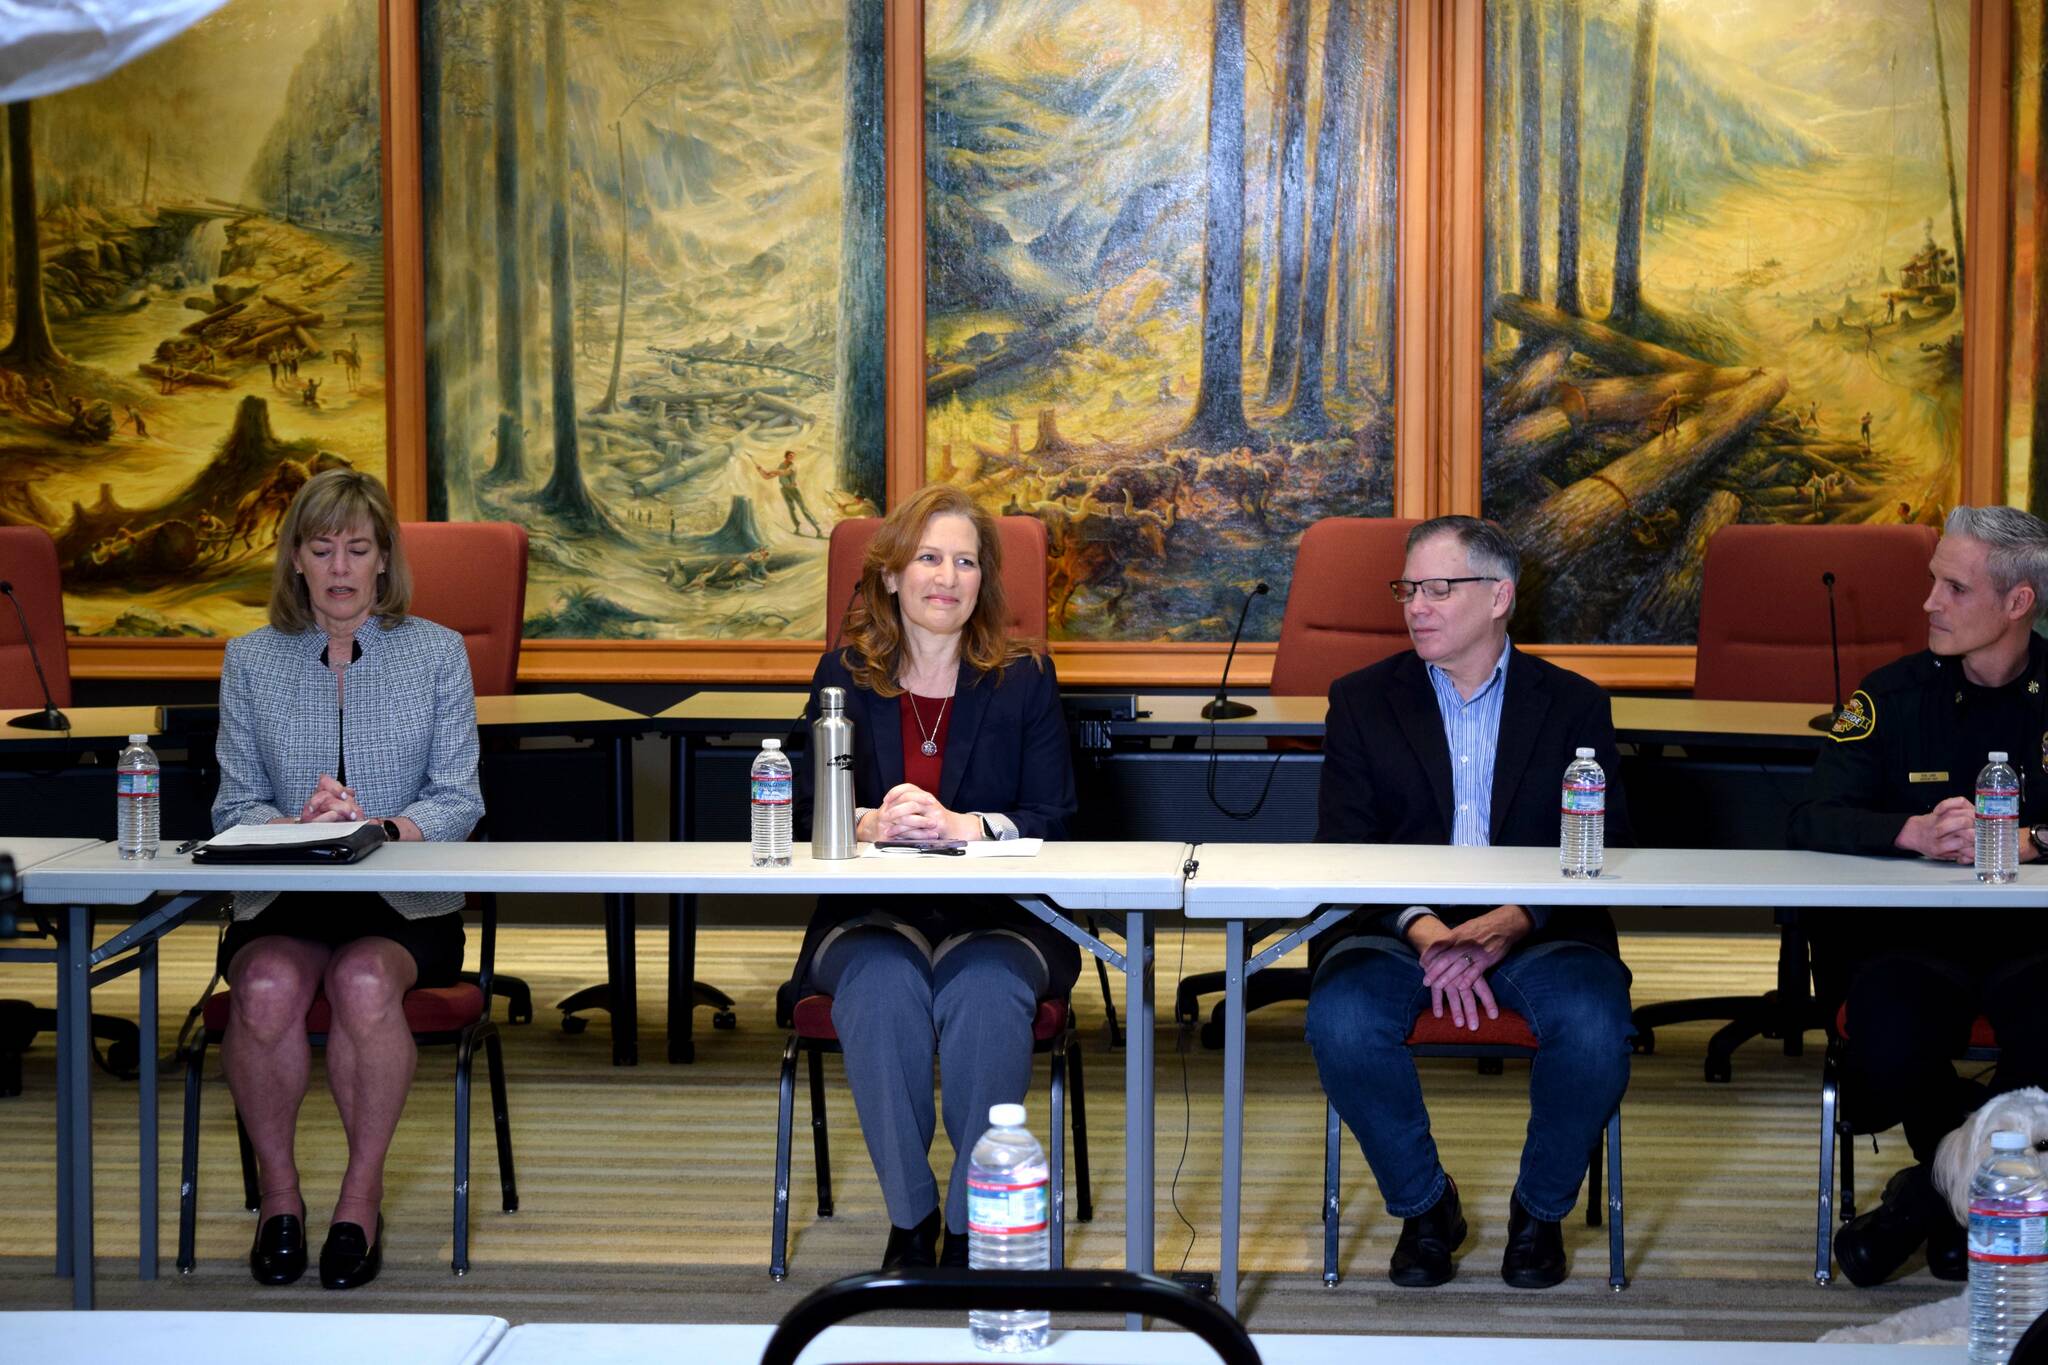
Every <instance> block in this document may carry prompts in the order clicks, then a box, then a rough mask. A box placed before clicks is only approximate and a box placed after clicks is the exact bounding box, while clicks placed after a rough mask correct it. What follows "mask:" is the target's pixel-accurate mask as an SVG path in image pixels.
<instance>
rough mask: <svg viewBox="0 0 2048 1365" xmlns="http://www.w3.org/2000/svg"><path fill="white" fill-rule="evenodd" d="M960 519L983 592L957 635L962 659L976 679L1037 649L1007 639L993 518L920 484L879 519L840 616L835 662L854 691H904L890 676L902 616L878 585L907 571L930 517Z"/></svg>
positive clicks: (966, 500) (898, 653) (960, 497)
mask: <svg viewBox="0 0 2048 1365" xmlns="http://www.w3.org/2000/svg"><path fill="white" fill-rule="evenodd" d="M947 516H952V517H965V518H967V520H968V521H970V522H972V523H973V525H974V538H975V541H976V555H975V559H976V562H977V563H979V564H980V565H981V591H980V592H979V593H978V594H977V595H976V597H975V600H974V611H973V612H972V613H971V614H970V615H969V616H968V618H967V625H966V626H965V627H964V628H963V629H962V630H961V632H960V657H961V658H962V659H963V660H964V661H966V663H967V664H968V665H969V666H970V667H972V668H973V669H974V670H975V671H976V672H978V673H990V672H999V670H1001V668H1002V667H1003V665H1004V664H1007V663H1009V662H1010V661H1011V660H1012V659H1021V658H1023V657H1024V656H1026V655H1028V654H1033V653H1036V652H1037V651H1036V649H1035V647H1034V646H1033V645H1032V644H1030V643H1027V642H1026V641H1023V640H1016V639H1012V638H1011V637H1010V633H1009V624H1008V623H1009V615H1010V613H1009V607H1008V605H1007V604H1006V603H1005V602H1004V600H1003V543H1002V537H1001V536H1000V535H998V534H997V532H996V520H995V518H994V517H992V516H990V515H989V514H988V511H987V509H985V508H983V507H982V506H980V505H979V504H978V503H976V502H975V501H974V499H973V498H971V497H969V496H968V495H967V494H966V493H964V492H962V491H961V490H960V489H958V488H955V487H954V486H953V485H951V484H945V483H934V484H926V485H925V486H924V487H923V488H920V489H918V490H917V492H915V493H913V494H912V495H911V496H910V497H909V498H908V499H906V500H905V501H904V502H902V503H901V504H899V505H898V506H897V508H896V510H895V511H893V512H891V513H890V514H889V515H888V517H887V518H885V519H884V520H883V522H882V524H881V526H880V528H879V529H877V530H876V532H875V538H874V539H873V540H871V541H869V542H868V548H867V554H866V555H865V556H863V557H862V559H861V566H860V590H859V591H858V592H856V593H855V594H854V598H853V605H852V606H851V607H850V608H848V609H847V613H846V636H845V641H846V642H845V646H844V647H843V648H842V649H841V651H840V656H841V658H843V659H844V660H845V661H846V667H847V670H848V671H849V672H851V673H852V674H853V681H854V684H855V686H858V687H862V688H865V689H866V690H868V691H870V692H872V693H874V694H875V695H876V696H878V697H894V696H898V695H900V694H901V693H902V691H903V688H902V686H901V685H900V684H899V683H898V682H897V681H896V675H897V674H898V673H899V672H901V671H902V668H903V662H904V646H903V618H902V616H901V615H900V613H899V611H898V608H897V602H896V595H895V594H894V593H892V592H890V591H889V586H888V584H887V583H886V582H885V581H884V580H883V575H885V574H892V573H894V574H900V573H902V572H903V570H904V569H905V568H907V567H909V565H910V561H911V560H912V558H914V557H915V556H916V554H917V549H918V546H919V545H920V544H922V543H923V540H924V528H925V526H926V524H927V523H928V522H930V521H931V519H932V518H933V517H947Z"/></svg>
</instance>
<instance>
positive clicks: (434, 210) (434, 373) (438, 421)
mask: <svg viewBox="0 0 2048 1365" xmlns="http://www.w3.org/2000/svg"><path fill="white" fill-rule="evenodd" d="M442 4H443V0H420V108H421V109H422V110H424V111H427V113H428V114H429V115H431V117H432V123H431V124H430V125H428V126H426V127H424V128H422V130H421V132H422V134H423V136H422V137H421V138H420V214H421V217H423V218H424V219H425V220H426V230H427V237H426V261H425V266H426V270H425V276H426V280H425V284H426V289H425V293H426V300H425V305H426V315H427V316H428V317H429V318H432V317H434V316H435V315H436V313H437V311H438V309H439V307H440V303H441V300H442V297H443V291H442V285H441V279H442V274H443V272H444V271H445V269H446V267H447V262H448V238H449V232H448V215H447V213H446V211H445V209H444V207H443V205H444V204H445V202H446V195H445V194H444V192H443V185H442V177H443V175H444V174H445V167H444V160H445V158H444V157H443V155H442V149H441V138H442V135H443V133H444V132H445V130H446V127H447V108H446V106H445V104H444V103H443V93H442V90H443V87H442V82H441V76H442V71H441V66H442V62H443V61H444V60H445V56H446V54H445V53H444V51H443V48H442V42H441V36H442V26H443V24H444V23H445V22H446V21H445V20H444V19H443V17H442V16H443V13H444V11H443V9H442ZM424 359H425V367H424V375H423V378H424V379H425V385H424V387H425V393H424V395H423V396H422V398H421V417H422V419H423V424H424V426H425V427H426V446H427V449H426V456H427V520H429V521H448V520H451V519H452V517H451V513H452V511H453V509H452V508H451V507H450V498H449V495H450V491H451V489H452V488H453V485H454V472H453V471H452V470H451V469H450V468H449V467H448V455H449V452H450V450H451V449H452V448H453V447H452V446H451V445H450V443H449V440H448V375H447V371H446V368H445V367H444V365H443V364H442V358H441V348H440V347H439V346H437V345H434V344H431V342H430V344H429V345H428V346H427V347H426V348H425V356H424Z"/></svg>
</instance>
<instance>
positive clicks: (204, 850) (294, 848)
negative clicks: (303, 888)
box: [192, 820, 388, 865]
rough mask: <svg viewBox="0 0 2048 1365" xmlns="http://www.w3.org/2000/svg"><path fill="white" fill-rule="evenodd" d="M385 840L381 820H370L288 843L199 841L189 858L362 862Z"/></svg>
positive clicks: (210, 861)
mask: <svg viewBox="0 0 2048 1365" xmlns="http://www.w3.org/2000/svg"><path fill="white" fill-rule="evenodd" d="M386 842H388V841H387V839H386V837H385V834H384V826H383V824H382V823H381V822H379V821H375V820H371V821H368V822H366V823H364V824H363V825H362V826H361V827H360V828H358V829H355V830H352V831H350V832H349V833H347V834H337V835H334V836H332V837H331V838H326V839H308V840H306V841H305V842H303V843H290V844H230V845H227V846H224V847H223V846H218V845H215V844H212V843H204V844H201V845H200V846H199V847H198V848H195V849H193V850H192V861H193V862H195V863H206V864H226V863H269V864H301V865H304V864H321V865H332V864H340V863H354V862H361V861H362V860H363V859H364V858H367V857H368V856H369V855H370V854H371V853H373V852H375V851H376V850H377V848H378V847H379V846H380V845H382V844H384V843H386Z"/></svg>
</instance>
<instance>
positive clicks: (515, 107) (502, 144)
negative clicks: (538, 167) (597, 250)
mask: <svg viewBox="0 0 2048 1365" xmlns="http://www.w3.org/2000/svg"><path fill="white" fill-rule="evenodd" d="M522 9H523V6H521V5H520V4H519V3H518V0H498V7H497V10H496V12H495V23H494V26H493V27H494V33H493V39H494V44H493V45H494V47H495V53H494V60H493V61H492V63H491V132H492V137H493V141H492V146H491V171H492V176H493V179H494V180H495V181H496V184H495V187H494V188H495V194H494V196H493V207H494V208H495V210H496V214H495V221H496V224H497V241H496V242H495V243H494V246H495V248H496V251H497V257H498V292H497V305H498V307H497V314H498V327H497V356H496V359H497V362H498V431H497V436H498V458H497V459H496V460H495V461H494V462H493V463H492V465H491V468H490V472H489V473H488V474H487V475H485V481H486V482H488V483H518V482H521V481H522V480H524V479H525V477H526V434H525V431H526V429H525V413H524V408H525V407H526V397H525V393H526V373H525V365H524V355H523V354H522V352H523V348H524V347H525V344H526V314H525V311H524V309H523V304H524V302H525V300H524V293H525V289H526V282H525V278H524V277H525V275H526V273H527V271H526V258H525V256H524V255H523V254H522V253H521V252H520V250H519V171H520V168H519V158H520V152H521V150H522V149H521V147H520V143H519V69H520V68H519V65H518V62H519V52H518V43H519V29H520V27H521V25H522V24H523V22H524V20H525V15H524V14H523V13H522V12H521V11H522Z"/></svg>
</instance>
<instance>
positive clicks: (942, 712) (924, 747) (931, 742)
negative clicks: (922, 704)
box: [903, 688, 953, 758]
mask: <svg viewBox="0 0 2048 1365" xmlns="http://www.w3.org/2000/svg"><path fill="white" fill-rule="evenodd" d="M903 695H904V696H906V697H909V698H910V714H911V716H912V718H913V719H915V720H916V721H917V732H918V733H919V734H920V735H923V736H924V743H922V744H920V745H918V746H917V751H918V752H919V753H921V754H923V755H924V756H925V757H926V758H930V757H932V755H934V754H936V753H938V751H939V739H938V735H939V727H940V726H941V725H943V724H945V721H946V703H947V702H949V701H951V700H953V699H952V698H951V697H941V698H940V699H939V715H938V718H937V719H936V720H934V721H933V722H932V728H931V729H930V730H926V729H925V728H924V716H923V714H922V713H921V712H919V711H918V709H917V694H916V693H915V692H912V691H911V690H910V689H909V688H905V689H904V691H903Z"/></svg>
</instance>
